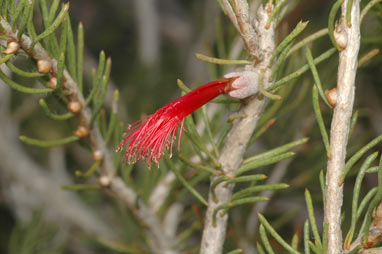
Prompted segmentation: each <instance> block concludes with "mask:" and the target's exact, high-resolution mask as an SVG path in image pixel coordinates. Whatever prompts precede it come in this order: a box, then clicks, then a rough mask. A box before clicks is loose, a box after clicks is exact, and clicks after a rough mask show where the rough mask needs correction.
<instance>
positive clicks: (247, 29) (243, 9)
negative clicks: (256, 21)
mask: <svg viewBox="0 0 382 254" xmlns="http://www.w3.org/2000/svg"><path fill="white" fill-rule="evenodd" d="M233 2H234V4H235V10H236V18H237V24H238V26H239V32H240V35H241V37H242V38H243V40H244V44H245V47H246V48H247V51H248V53H249V55H250V56H251V57H252V59H253V60H255V62H258V61H260V60H261V59H262V56H261V54H262V52H261V50H259V45H258V41H259V38H258V34H257V33H256V31H255V28H254V27H253V25H252V22H251V20H250V15H249V6H248V2H247V1H246V0H234V1H233Z"/></svg>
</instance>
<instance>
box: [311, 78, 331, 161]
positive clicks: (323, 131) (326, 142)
mask: <svg viewBox="0 0 382 254" xmlns="http://www.w3.org/2000/svg"><path fill="white" fill-rule="evenodd" d="M312 97H313V108H314V114H315V116H316V120H317V123H318V127H319V128H320V132H321V136H322V141H323V142H324V145H325V149H326V155H327V157H328V158H330V143H329V136H328V133H327V131H326V127H325V123H324V119H322V115H321V110H320V105H319V101H318V91H317V86H315V85H314V86H313V90H312Z"/></svg>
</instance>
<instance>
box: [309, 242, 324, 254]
mask: <svg viewBox="0 0 382 254" xmlns="http://www.w3.org/2000/svg"><path fill="white" fill-rule="evenodd" d="M308 244H309V247H310V249H312V251H313V252H314V253H315V254H322V253H321V252H320V251H319V250H318V249H317V246H316V245H314V243H313V242H312V241H308Z"/></svg>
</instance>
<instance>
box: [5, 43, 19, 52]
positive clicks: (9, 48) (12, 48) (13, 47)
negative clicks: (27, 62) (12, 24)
mask: <svg viewBox="0 0 382 254" xmlns="http://www.w3.org/2000/svg"><path fill="white" fill-rule="evenodd" d="M19 48H20V44H19V43H18V42H16V41H10V42H8V45H7V48H6V49H5V50H4V51H3V53H4V54H13V53H16V52H17V50H19Z"/></svg>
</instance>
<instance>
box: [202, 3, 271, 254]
mask: <svg viewBox="0 0 382 254" xmlns="http://www.w3.org/2000/svg"><path fill="white" fill-rule="evenodd" d="M236 8H238V6H236ZM248 19H249V18H248ZM257 19H258V20H257V21H256V24H255V28H254V29H256V32H257V33H258V34H260V33H261V34H262V36H261V37H259V41H258V42H257V45H258V46H257V47H259V50H260V51H261V52H262V53H263V54H264V56H265V57H264V61H262V62H260V63H259V64H258V65H256V66H255V67H252V66H248V67H247V68H248V69H250V70H252V71H256V72H258V73H260V72H262V71H265V72H264V83H265V86H266V87H267V86H269V85H270V84H269V83H268V82H267V80H268V79H269V77H270V75H271V69H269V68H268V67H267V65H268V64H269V59H270V57H271V55H272V53H273V50H274V30H273V26H272V27H271V28H270V29H269V30H266V29H265V24H266V22H267V19H268V14H267V12H266V11H265V10H264V9H263V8H262V7H260V8H259V11H258V13H257ZM254 31H255V30H253V33H255V32H254ZM252 50H253V49H252ZM266 104H267V100H266V99H262V100H261V99H259V98H257V97H255V98H250V99H249V100H248V102H247V104H246V105H244V106H243V108H242V109H241V110H240V112H239V114H240V115H243V116H246V117H245V118H243V119H238V120H236V121H235V122H234V125H233V127H232V130H231V131H230V133H229V134H228V136H227V140H226V143H225V145H224V148H223V150H222V152H221V155H220V157H219V162H220V163H221V165H222V169H223V170H224V173H225V174H226V175H227V176H232V175H234V173H235V172H236V171H237V170H238V168H239V167H240V164H241V162H242V160H243V156H244V152H245V150H246V148H247V144H248V141H249V139H250V138H251V135H252V132H253V130H254V129H255V127H256V123H257V121H258V120H259V118H260V116H261V114H262V113H263V111H264V108H265V106H266ZM215 180H216V177H212V179H211V183H212V182H214V181H215ZM233 188H234V185H233V184H231V185H228V186H226V185H225V183H223V184H219V185H218V186H217V187H216V189H215V193H216V197H217V202H215V201H214V199H213V197H212V195H211V192H210V195H209V199H208V209H207V213H206V219H205V226H204V231H203V238H202V245H201V251H200V253H202V254H219V253H221V252H222V249H223V244H224V239H225V235H226V229H227V220H228V215H227V214H225V215H224V216H222V214H220V213H218V214H217V216H216V225H213V224H212V222H213V213H214V210H215V209H216V208H217V207H218V206H220V205H222V204H225V203H227V202H228V201H229V199H230V198H231V196H232V190H233Z"/></svg>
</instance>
